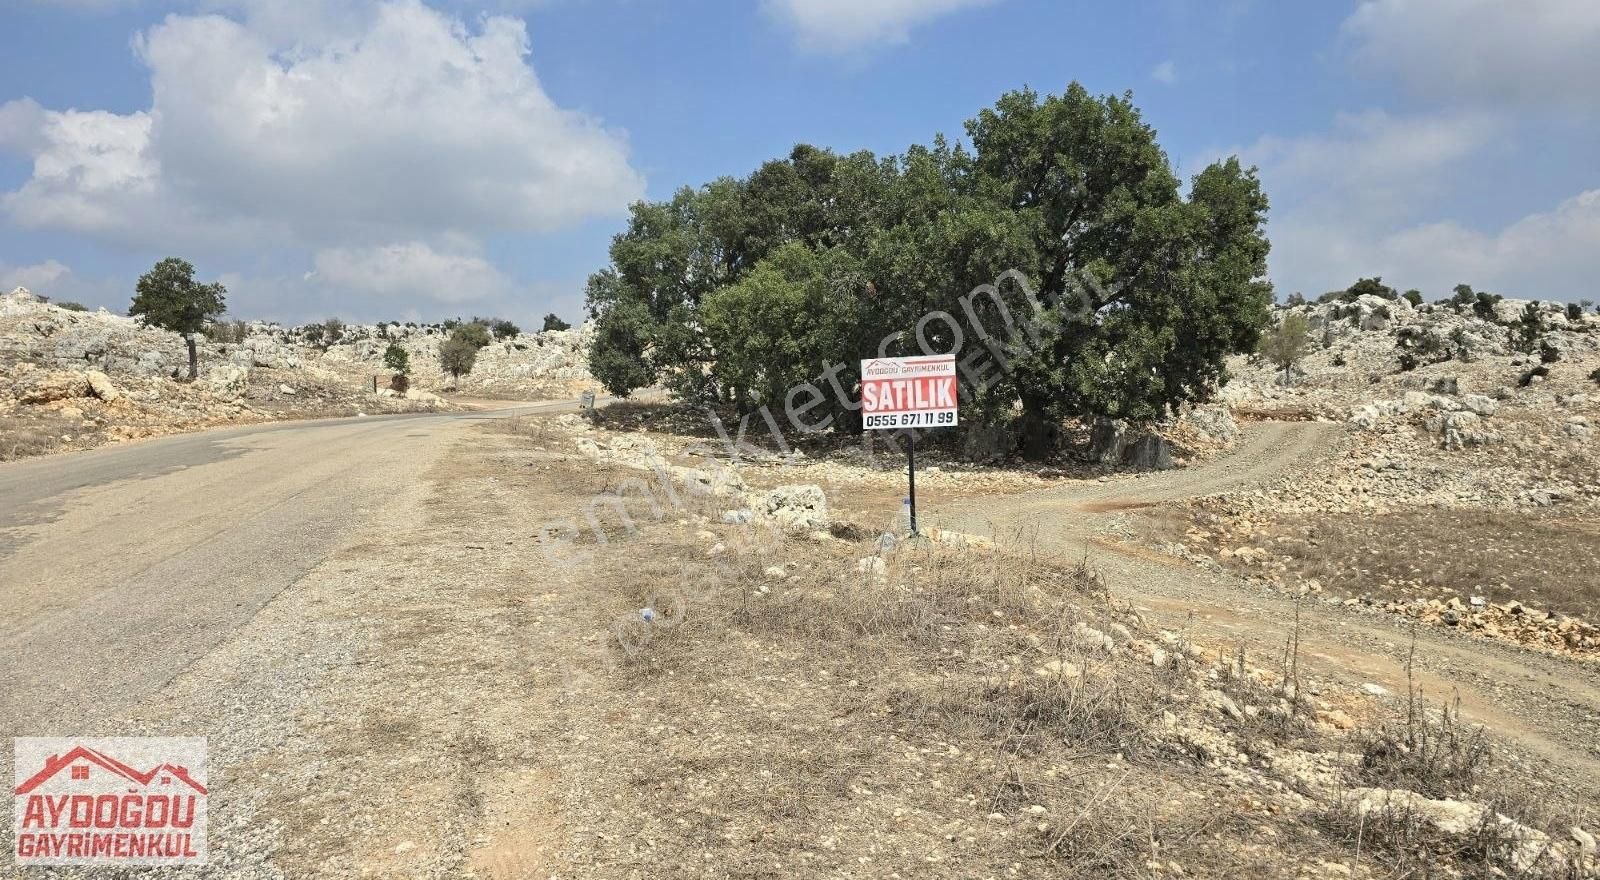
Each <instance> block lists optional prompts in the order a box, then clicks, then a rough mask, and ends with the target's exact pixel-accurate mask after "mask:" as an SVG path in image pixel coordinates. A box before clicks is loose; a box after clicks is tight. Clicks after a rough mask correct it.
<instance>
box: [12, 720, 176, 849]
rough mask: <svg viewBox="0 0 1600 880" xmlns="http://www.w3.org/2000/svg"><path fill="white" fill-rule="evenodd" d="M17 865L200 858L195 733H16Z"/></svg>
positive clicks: (15, 826)
mask: <svg viewBox="0 0 1600 880" xmlns="http://www.w3.org/2000/svg"><path fill="white" fill-rule="evenodd" d="M15 754H16V772H17V780H16V787H15V789H14V794H15V795H16V808H15V813H14V815H15V818H16V824H15V825H14V828H15V830H16V852H15V855H16V857H17V864H19V865H200V864H204V863H205V861H206V740H205V738H204V737H112V738H105V739H67V738H56V737H18V738H17V740H16V753H15Z"/></svg>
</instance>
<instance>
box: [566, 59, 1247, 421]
mask: <svg viewBox="0 0 1600 880" xmlns="http://www.w3.org/2000/svg"><path fill="white" fill-rule="evenodd" d="M967 133H968V135H969V137H970V140H971V144H972V147H971V149H970V151H969V150H968V149H966V148H963V147H961V146H959V145H951V144H950V143H948V142H946V141H945V140H944V139H942V138H936V139H935V140H934V141H933V142H932V144H930V145H928V146H915V147H912V148H911V149H909V150H908V151H907V152H906V153H905V154H904V155H903V156H894V157H887V158H878V157H875V156H873V155H871V154H870V153H856V154H851V155H847V156H840V155H837V154H834V153H831V152H829V151H826V150H821V149H817V148H814V147H809V146H800V147H796V148H795V149H794V150H793V151H792V152H791V153H790V155H789V156H788V157H787V158H786V159H782V160H776V161H773V162H768V163H766V164H764V165H762V166H761V167H760V168H759V169H757V170H756V171H755V172H754V173H753V174H751V175H750V176H749V177H748V178H744V179H733V178H723V179H720V180H717V181H714V182H713V183H711V184H708V185H706V186H704V187H701V188H700V189H687V188H686V189H682V190H679V191H678V192H677V193H676V194H675V195H674V196H673V198H672V199H670V200H668V201H666V202H656V203H640V204H637V205H635V206H634V207H633V209H632V214H631V216H630V220H629V224H628V228H627V229H626V230H625V231H624V232H623V233H621V234H620V235H618V236H617V237H616V239H615V240H614V241H613V243H612V247H611V265H610V266H609V267H608V268H606V269H604V270H602V271H600V272H598V273H596V274H595V275H594V276H593V277H592V278H591V279H590V282H589V307H590V311H591V313H592V314H593V316H594V318H595V319H596V322H597V324H596V335H595V341H594V344H593V350H592V353H591V369H593V371H594V373H595V375H596V376H597V377H598V378H599V379H600V380H601V381H602V382H603V383H604V384H605V385H606V387H607V388H608V389H610V390H611V391H612V392H614V393H618V394H626V393H628V392H629V391H631V390H633V389H635V388H639V387H642V386H646V385H650V384H656V383H662V384H666V385H668V386H669V387H671V388H673V389H674V390H675V391H676V392H677V393H678V394H679V395H680V396H683V397H686V398H689V399H695V400H703V401H715V402H720V403H724V404H729V405H733V406H736V407H739V408H741V409H744V410H749V409H753V408H755V407H758V406H761V405H770V406H773V407H774V408H781V407H783V405H784V403H785V396H786V394H787V393H788V390H789V389H792V388H794V387H795V385H796V384H798V383H805V382H807V381H812V382H816V381H817V380H818V377H819V374H822V373H823V371H824V368H825V366H826V364H827V363H828V362H830V361H832V362H843V363H845V364H846V365H847V367H846V368H845V369H844V370H843V371H842V372H840V373H838V374H837V375H835V376H833V379H834V380H835V384H836V386H837V387H843V388H845V389H849V388H850V387H851V386H852V384H853V382H854V380H855V364H856V361H857V360H858V359H859V358H862V357H870V356H873V355H876V354H879V353H880V352H882V353H885V354H913V353H916V352H917V351H918V349H919V348H922V347H926V348H927V349H929V350H935V351H946V350H949V349H951V348H953V347H955V346H956V345H957V344H958V343H961V344H963V345H964V346H965V348H964V349H963V351H967V350H971V348H972V347H974V346H976V345H977V344H978V343H977V341H976V339H975V338H974V337H975V336H977V335H978V334H977V333H975V332H974V331H975V330H976V329H977V325H982V326H983V328H984V329H985V330H992V328H995V327H998V326H999V325H1000V324H1001V323H1003V322H1002V321H1001V320H1000V319H1003V318H1004V317H1005V315H1006V314H1007V313H1010V314H1011V315H1012V316H1013V317H1014V318H1015V317H1020V315H1021V314H1027V315H1029V316H1031V317H1032V318H1033V323H1032V325H1031V326H1030V328H1029V332H1028V333H1027V334H1026V341H1027V343H1028V344H1027V345H1026V347H1025V348H1022V349H1020V350H1011V349H1007V351H1006V355H1005V358H1004V361H1005V363H1004V366H1005V369H1004V370H1001V371H999V372H998V373H996V374H992V375H991V378H989V379H987V380H985V381H982V382H972V381H964V383H963V395H964V403H963V407H964V413H965V414H964V416H963V421H966V422H974V421H975V422H979V423H983V422H988V423H998V422H1010V421H1011V420H1013V419H1014V418H1015V415H1014V414H1015V413H1016V412H1017V411H1018V410H1020V412H1021V414H1022V416H1021V418H1016V419H1015V421H1016V427H1017V430H1018V431H1019V432H1020V434H1021V435H1022V439H1023V440H1024V442H1025V445H1026V447H1027V448H1028V449H1029V451H1031V452H1035V453H1044V452H1047V451H1048V448H1049V445H1050V437H1051V433H1052V432H1051V426H1052V425H1054V424H1055V423H1058V422H1059V421H1060V420H1061V419H1063V418H1066V417H1085V416H1101V415H1106V416H1117V417H1123V418H1131V419H1148V418H1152V417H1155V416H1157V415H1159V414H1161V413H1162V412H1163V411H1165V410H1166V409H1167V408H1169V407H1171V406H1174V405H1176V404H1178V403H1181V402H1184V401H1187V400H1194V399H1197V398H1203V397H1205V396H1206V395H1207V394H1209V393H1210V392H1211V391H1212V390H1213V389H1214V388H1215V387H1216V385H1217V384H1218V383H1219V382H1220V381H1221V380H1222V378H1223V373H1222V365H1223V362H1224V359H1225V358H1226V356H1227V355H1228V354H1230V353H1233V352H1240V351H1251V350H1254V348H1255V345H1256V341H1257V338H1258V336H1259V334H1260V332H1261V329H1262V327H1263V326H1264V325H1265V322H1266V317H1267V314H1268V308H1269V304H1270V302H1271V297H1272V294H1271V288H1270V286H1269V285H1268V284H1267V283H1266V282H1265V281H1264V280H1262V279H1263V276H1264V275H1265V272H1266V256H1267V241H1266V238H1265V236H1264V235H1263V232H1262V226H1263V223H1264V220H1265V215H1266V210H1267V201H1266V197H1265V196H1264V195H1263V193H1262V191H1261V187H1260V184H1259V182H1258V181H1257V179H1256V176H1255V173H1254V171H1253V169H1245V168H1243V167H1241V166H1240V165H1239V163H1238V162H1237V161H1236V160H1228V161H1224V162H1219V163H1216V164H1214V165H1212V166H1210V167H1208V168H1206V169H1205V170H1203V171H1202V172H1201V173H1200V174H1198V175H1197V176H1195V177H1194V178H1193V180H1192V181H1191V184H1190V187H1189V192H1188V194H1187V196H1185V194H1184V193H1183V192H1181V191H1180V183H1179V181H1178V179H1177V177H1176V176H1175V175H1174V174H1173V172H1172V169H1171V166H1170V163H1169V161H1168V159H1167V157H1166V155H1165V154H1164V153H1163V152H1162V150H1161V148H1160V146H1159V145H1158V144H1157V142H1156V137H1155V132H1154V130H1153V129H1151V128H1150V127H1149V126H1148V125H1147V124H1146V123H1145V122H1144V121H1143V120H1142V118H1141V117H1140V115H1139V113H1138V110H1137V109H1136V108H1135V107H1134V106H1133V104H1132V102H1131V100H1130V99H1129V98H1127V97H1103V98H1101V97H1095V96H1093V95H1090V94H1089V93H1088V92H1087V91H1086V90H1084V89H1083V88H1082V87H1081V86H1078V85H1076V84H1074V85H1072V86H1071V87H1069V88H1068V89H1067V91H1066V92H1065V93H1064V94H1062V95H1059V96H1043V97H1041V96H1040V95H1038V94H1036V93H1034V92H1032V91H1028V90H1023V91H1018V92H1013V93H1010V94H1008V95H1005V96H1003V97H1002V98H1001V99H1000V101H999V102H998V103H997V104H996V105H995V106H994V107H993V108H990V109H987V110H984V111H983V112H981V113H980V114H979V115H978V116H977V117H976V118H975V119H973V120H972V121H971V122H970V123H968V126H967ZM1008 270H1015V272H1013V273H1012V274H1011V276H1010V277H1012V278H1016V277H1018V275H1019V274H1020V277H1022V278H1024V279H1026V283H1025V284H1018V283H1010V284H1001V285H999V286H998V287H997V288H990V289H988V293H987V294H986V295H984V296H974V295H973V291H974V289H975V288H978V286H979V285H985V284H995V282H996V280H997V279H998V278H1001V277H1002V276H1003V275H1005V274H1006V273H1008ZM1024 287H1027V288H1028V290H1024V289H1023V288H1024ZM1028 293H1031V294H1033V295H1034V299H1033V300H1031V301H1030V300H1029V299H1028V298H1027V297H1026V296H1025V294H1028ZM1035 308H1037V309H1039V311H1037V312H1035ZM941 312H942V313H946V314H948V315H950V316H952V318H953V319H945V318H943V317H942V316H940V315H939V313H941ZM930 315H933V316H934V317H935V318H937V320H929V319H928V316H930ZM953 324H959V326H952V325H953ZM968 378H970V377H968ZM826 408H827V410H828V411H829V413H830V414H832V415H835V416H837V417H838V418H839V421H840V422H841V424H843V425H844V426H846V427H848V426H849V425H850V424H852V418H853V413H851V412H850V407H849V406H848V405H846V404H841V403H840V402H838V401H830V402H828V403H827V404H826Z"/></svg>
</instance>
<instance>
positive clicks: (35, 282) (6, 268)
mask: <svg viewBox="0 0 1600 880" xmlns="http://www.w3.org/2000/svg"><path fill="white" fill-rule="evenodd" d="M18 287H26V288H28V290H30V291H32V292H33V293H36V294H39V295H40V296H47V297H49V298H51V299H52V300H55V301H56V302H77V303H82V304H83V305H86V306H88V307H89V308H96V307H98V306H106V307H108V308H110V309H112V310H113V311H117V310H120V309H121V308H125V307H126V306H127V302H128V297H131V296H132V291H133V286H132V284H123V283H121V282H118V281H116V280H115V279H111V278H85V277H83V276H81V275H79V274H77V273H75V272H73V271H72V268H71V267H70V266H67V265H66V264H64V263H62V262H60V261H58V260H45V261H44V262H42V263H33V264H31V265H26V266H10V265H7V264H5V263H0V293H9V292H10V291H12V290H14V289H16V288H18Z"/></svg>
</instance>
